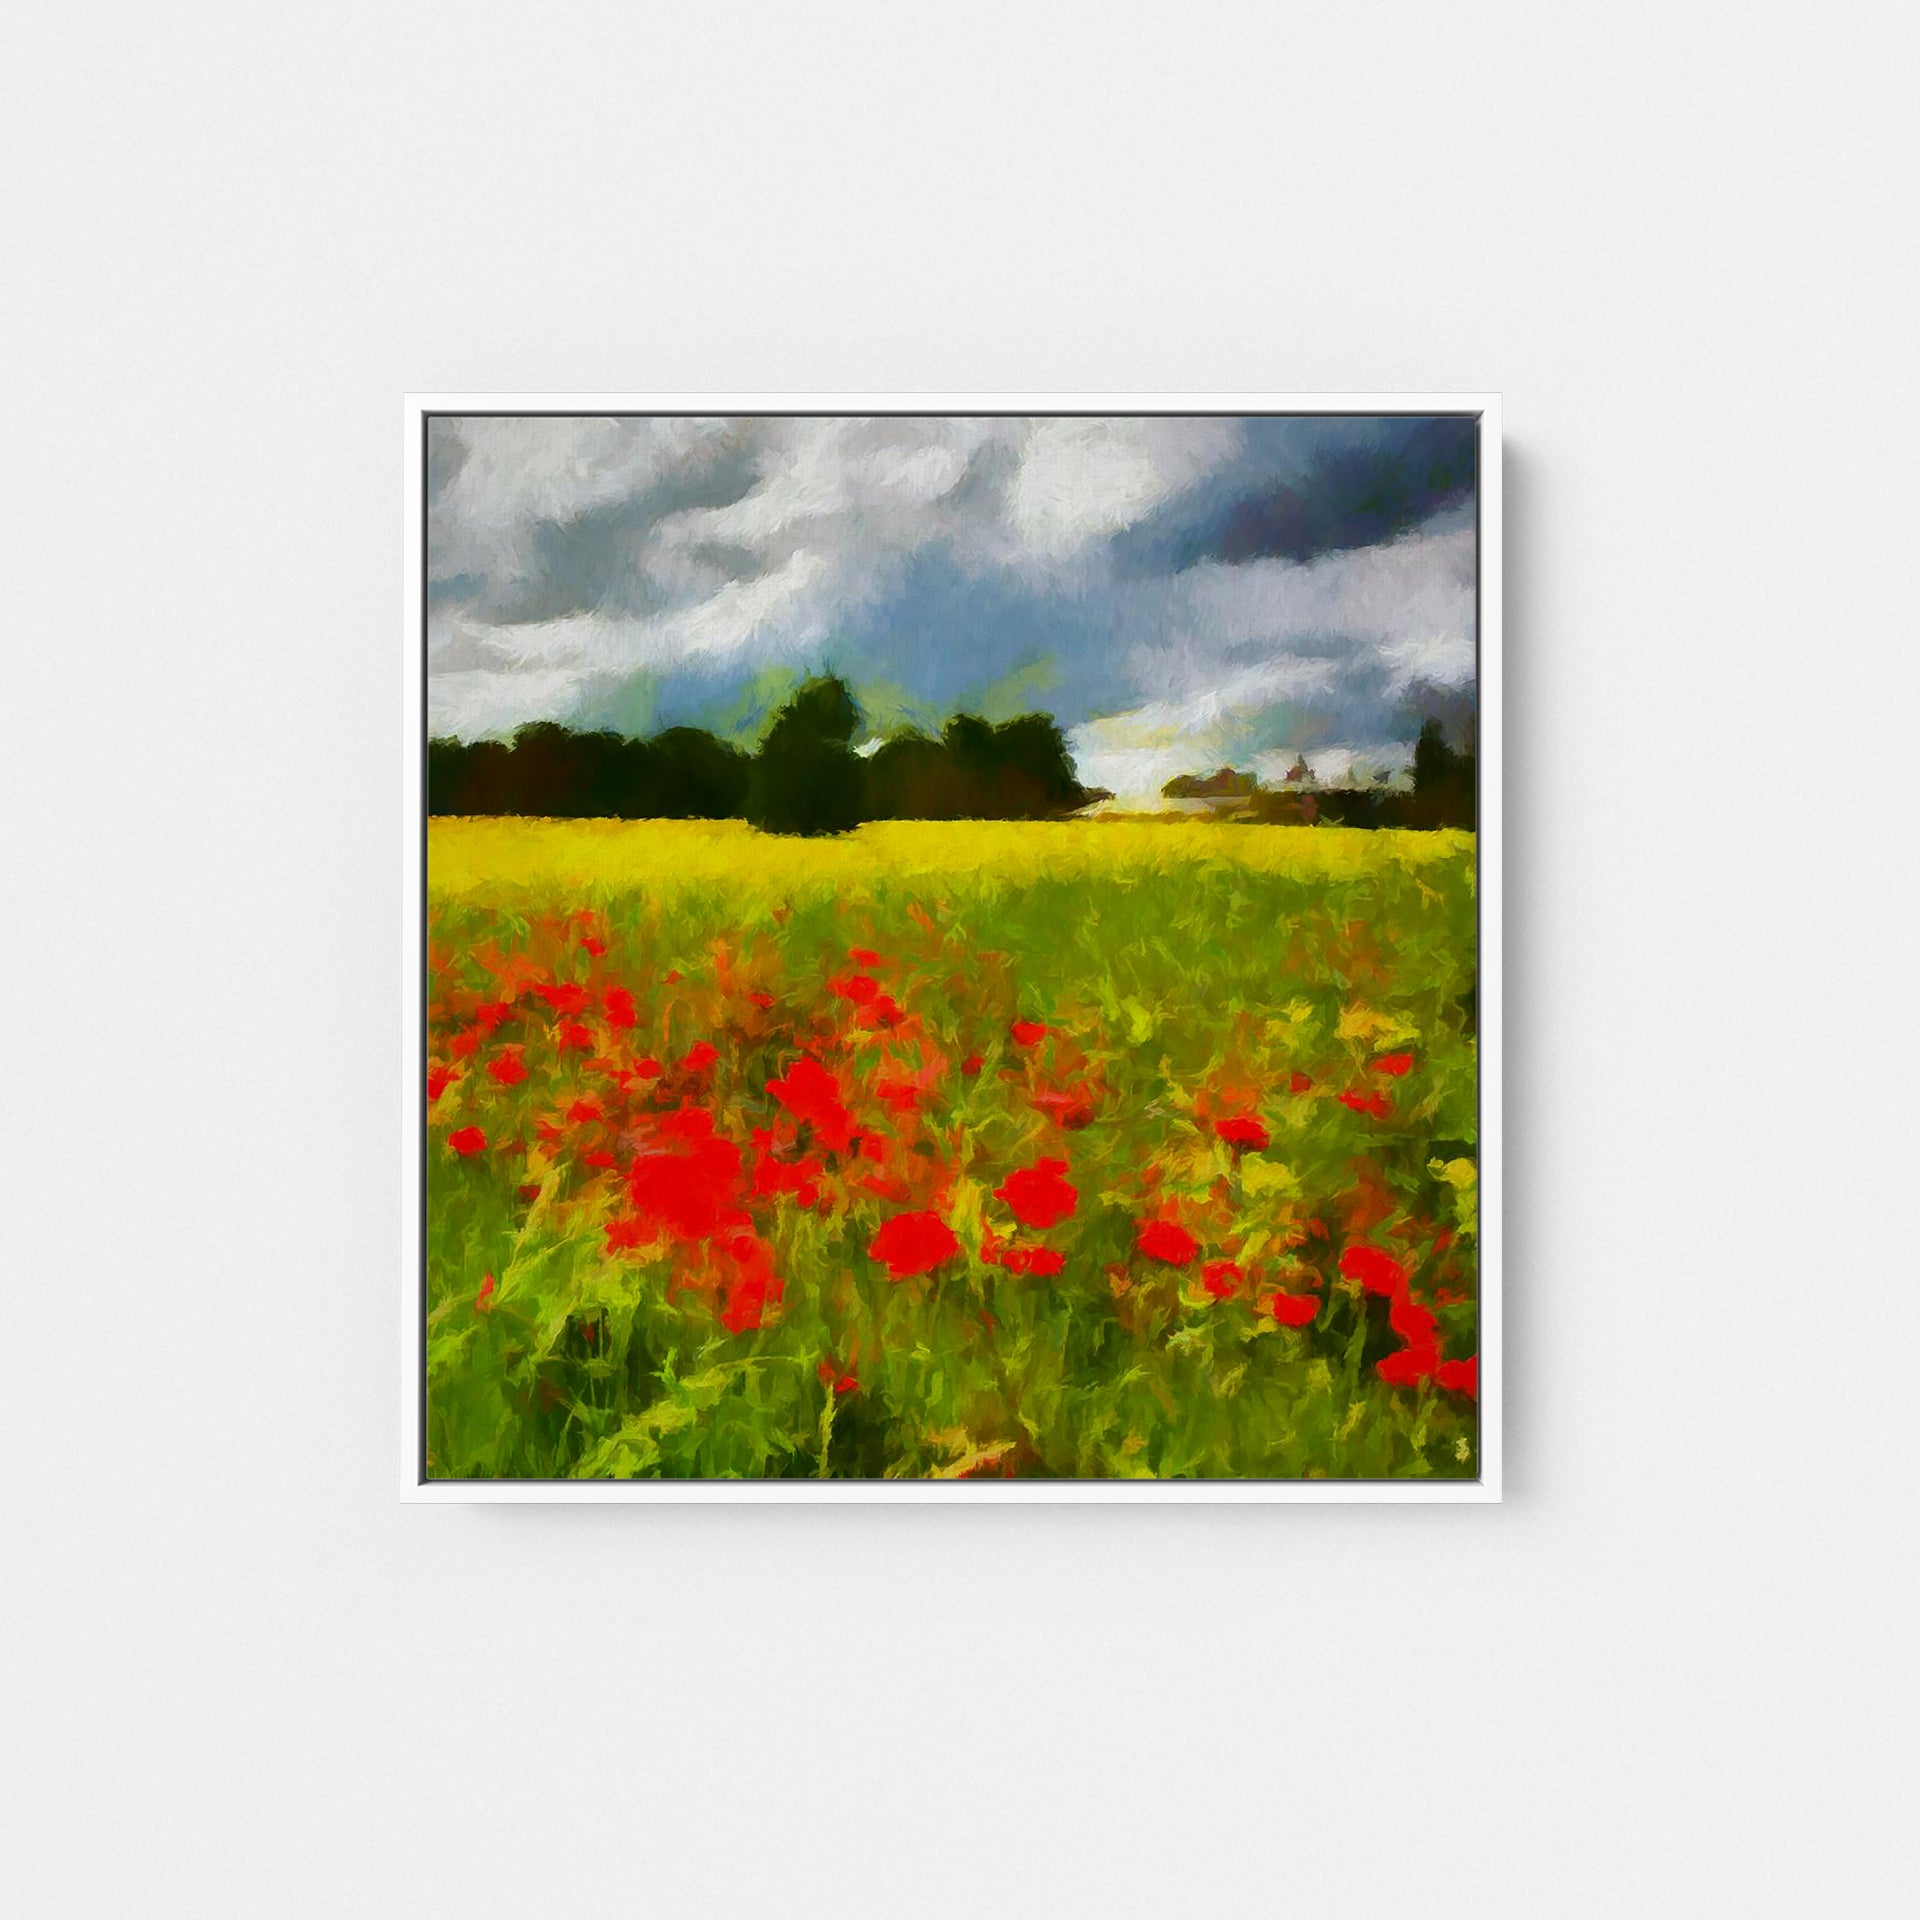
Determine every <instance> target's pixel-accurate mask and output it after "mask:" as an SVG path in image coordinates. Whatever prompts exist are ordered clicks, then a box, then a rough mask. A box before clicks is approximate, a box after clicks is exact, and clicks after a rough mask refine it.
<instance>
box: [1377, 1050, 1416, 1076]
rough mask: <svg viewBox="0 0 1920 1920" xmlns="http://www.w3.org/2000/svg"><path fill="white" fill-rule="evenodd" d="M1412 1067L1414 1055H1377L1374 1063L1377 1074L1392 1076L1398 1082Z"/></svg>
mask: <svg viewBox="0 0 1920 1920" xmlns="http://www.w3.org/2000/svg"><path fill="white" fill-rule="evenodd" d="M1412 1066H1413V1055H1412V1054H1410V1053H1383V1054H1379V1055H1377V1056H1376V1057H1375V1059H1374V1062H1373V1070H1374V1072H1375V1073H1385V1074H1390V1075H1392V1077H1393V1078H1394V1079H1396V1080H1397V1079H1399V1077H1400V1076H1401V1075H1402V1074H1403V1073H1406V1072H1408V1071H1410V1070H1411V1068H1412Z"/></svg>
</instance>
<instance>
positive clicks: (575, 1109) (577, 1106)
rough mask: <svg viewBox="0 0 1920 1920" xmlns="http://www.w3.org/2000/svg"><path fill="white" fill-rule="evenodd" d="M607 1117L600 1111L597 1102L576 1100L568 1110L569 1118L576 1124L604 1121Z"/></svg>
mask: <svg viewBox="0 0 1920 1920" xmlns="http://www.w3.org/2000/svg"><path fill="white" fill-rule="evenodd" d="M606 1117H607V1116H606V1115H605V1114H604V1113H602V1112H601V1111H600V1103H599V1102H598V1101H597V1100H576V1101H575V1102H574V1103H573V1105H572V1106H570V1107H569V1108H568V1109H567V1118H568V1119H569V1120H572V1121H575V1122H576V1123H577V1122H579V1121H582V1120H604V1119H605V1118H606Z"/></svg>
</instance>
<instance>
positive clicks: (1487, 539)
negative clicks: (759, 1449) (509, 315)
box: [397, 393, 1505, 1505]
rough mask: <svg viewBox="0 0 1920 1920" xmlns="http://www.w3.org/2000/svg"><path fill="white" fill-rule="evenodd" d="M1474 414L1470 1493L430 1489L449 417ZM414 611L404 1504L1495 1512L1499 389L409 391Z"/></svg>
mask: <svg viewBox="0 0 1920 1920" xmlns="http://www.w3.org/2000/svg"><path fill="white" fill-rule="evenodd" d="M476 413H509V414H518V413H525V414H529V415H531V414H586V415H601V414H642V415H645V414H693V415H733V414H738V415H777V414H798V413H811V414H843V413H844V414H889V413H892V414H912V415H923V416H924V415H939V414H969V415H982V414H1010V415H1058V414H1094V415H1123V416H1124V415H1145V414H1167V415H1206V414H1233V415H1256V414H1303V415H1304V414H1322V415H1384V414H1412V415H1436V414H1471V415H1472V416H1473V417H1474V418H1475V419H1476V421H1477V422H1478V429H1479V459H1478V471H1477V480H1478V484H1477V488H1476V503H1477V512H1478V557H1479V600H1478V609H1477V612H1478V643H1479V656H1478V689H1477V698H1478V715H1479V746H1478V766H1479V803H1478V816H1477V817H1478V842H1477V875H1478V891H1479V955H1478V968H1479V973H1478V978H1479V997H1478V1030H1479V1104H1480V1128H1479V1191H1480V1202H1479V1205H1480V1242H1479V1262H1480V1281H1479V1285H1480V1292H1479V1305H1480V1333H1479V1357H1480V1375H1479V1395H1478V1407H1479V1420H1480V1469H1481V1470H1480V1476H1479V1478H1478V1479H1475V1480H1470V1481H1460V1480H1418V1479H1405V1480H1023V1479H1012V1480H970V1479H963V1480H831V1479H829V1480H619V1481H601V1480H589V1481H573V1480H485V1481H480V1480H429V1479H427V1478H426V1476H425V1459H426V1450H425V1419H426V1380H425V1360H426V1352H425V1240H424V1232H425V1178H426V1167H427V1156H426V1151H425V1146H426V1111H425V1090H424V1059H425V1044H426V1033H425V1010H424V999H425V994H424V938H425V899H426V880H427V875H426V819H427V814H426V796H425V739H426V734H425V726H426V631H425V587H426V565H427V556H426V550H425V506H426V499H425V439H426V427H427V422H428V420H429V419H431V418H432V417H433V416H435V415H449V414H476ZM403 442H404V469H403V470H404V488H405V491H404V500H403V514H404V527H405V577H404V580H403V583H402V606H401V616H400V622H399V625H400V639H401V663H402V676H401V677H402V687H403V696H402V703H401V706H402V767H403V775H404V777H403V782H402V809H401V821H400V829H401V856H402V857H401V871H402V889H401V916H400V921H401V951H400V973H401V993H400V1014H401V1023H400V1024H401V1036H402V1044H401V1060H400V1070H399V1089H400V1136H399V1143H398V1144H399V1150H400V1192H401V1245H400V1250H399V1260H398V1267H399V1275H398V1278H399V1287H398V1310H399V1322H400V1324H399V1334H400V1338H399V1352H400V1379H399V1388H400V1393H399V1403H400V1406H399V1410H400V1419H399V1432H398V1435H397V1439H398V1470H399V1472H398V1477H399V1483H400V1484H399V1493H400V1497H401V1498H402V1499H403V1500H405V1501H408V1502H418V1503H426V1504H435V1505H440V1504H447V1503H454V1504H461V1503H491V1502H525V1501H538V1502H586V1503H596V1504H616V1505H619V1504H651V1503H659V1502H674V1501H701V1502H739V1501H747V1502H802V1503H805V1502H819V1501H849V1500H851V1501H879V1502H897V1501H912V1502H916V1503H928V1502H936V1503H942V1504H973V1503H977V1502H993V1503H1007V1502H1015V1503H1023V1502H1031V1501H1041V1502H1077V1503H1078V1502H1084V1503H1093V1504H1101V1503H1108V1502H1119V1503H1128V1502H1137V1501H1202V1502H1226V1503H1249V1502H1251V1503H1260V1504H1288V1503H1294V1502H1300V1503H1326V1502H1336V1503H1346V1502H1420V1503H1436V1502H1437V1503H1443V1504H1487V1503H1491V1502H1497V1501H1499V1500H1500V1498H1501V1484H1502V1407H1503V1400H1504V1384H1505V1382H1504V1370H1503V1361H1502V1341H1501V1333H1502V1291H1503V1283H1504V1274H1503V1270H1502V1259H1501V1254H1502V1233H1501V1206H1502V1199H1503V1190H1502V1180H1501V1172H1502V1158H1501V1098H1500V1095H1501V1065H1502V1053H1501V1008H1502V979H1501V950H1502V949H1501V906H1502V902H1501V885H1500V877H1501V845H1502V842H1501V745H1502V736H1501V645H1502V632H1501V460H1500V449H1501V439H1500V400H1499V396H1498V395H1495V394H1457V393H1456V394H1247V393H1237V394H1161V395H1140V394H630V393H629V394H605V393H601V394H498V393H494V394H459V393H431V394H409V395H407V396H406V400H405V405H404V413H403Z"/></svg>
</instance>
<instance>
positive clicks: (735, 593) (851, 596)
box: [429, 417, 1477, 790]
mask: <svg viewBox="0 0 1920 1920" xmlns="http://www.w3.org/2000/svg"><path fill="white" fill-rule="evenodd" d="M1247 431H1251V429H1250V428H1249V429H1248V430H1247ZM436 435H437V440H436V445H435V448H434V450H433V451H434V456H435V458H434V465H435V467H436V468H437V470H438V472H439V473H440V475H441V476H442V477H441V480H440V482H439V485H438V489H437V491H436V493H435V494H434V497H433V501H432V505H431V508H430V514H429V553H430V571H431V575H432V577H433V578H434V579H435V580H436V581H438V582H440V583H442V588H443V591H444V594H445V595H446V597H445V598H444V599H443V601H442V603H441V604H440V605H439V606H437V607H436V609H435V611H434V614H433V617H432V621H431V625H430V634H429V650H430V651H429V659H430V674H429V705H430V725H431V726H432V728H433V730H434V731H436V732H457V733H460V734H462V735H467V736H472V735H473V734H475V733H477V732H502V731H506V730H509V729H511V727H513V726H515V725H517V724H519V723H521V722H522V721H525V720H529V719H536V718H543V717H557V718H568V717H571V716H572V715H573V714H574V713H575V712H576V711H577V710H579V709H580V708H581V706H582V704H583V702H585V703H590V702H592V701H595V700H600V699H603V698H604V697H605V695H606V692H607V689H608V688H609V687H614V686H618V685H619V684H620V683H621V682H622V681H623V680H624V679H632V678H635V677H637V676H641V675H656V676H662V677H669V676H672V675H674V674H675V673H677V672H682V671H684V672H686V673H688V674H692V675H696V676H700V677H702V678H703V679H704V680H708V681H710V680H712V679H713V678H714V677H716V676H717V675H723V674H724V673H725V671H726V670H727V669H728V668H729V667H734V668H737V669H739V670H740V671H741V672H747V671H751V670H752V669H753V668H756V667H759V666H762V665H766V664H769V663H774V662H781V661H790V662H794V663H803V662H805V661H807V660H809V659H815V658H818V657H819V656H820V652H821V650H822V649H823V647H825V646H827V645H829V644H831V643H832V642H833V641H834V639H835V638H836V637H837V636H839V635H843V634H844V633H846V631H847V630H848V627H849V625H850V624H852V623H853V617H854V616H857V615H859V614H860V612H861V611H862V610H863V609H868V608H872V607H875V606H878V605H883V604H885V603H886V601H887V599H888V596H890V595H892V594H895V593H897V592H898V591H900V590H901V589H902V587H903V583H905V582H906V581H907V580H908V579H909V578H910V577H911V576H910V569H911V567H912V565H913V563H914V561H915V558H916V556H919V555H921V554H924V553H928V552H937V553H939V554H941V555H943V556H945V557H946V558H947V559H948V560H949V561H951V562H952V563H953V564H954V565H956V566H957V567H958V568H959V569H960V570H961V572H962V574H963V575H966V576H970V577H979V578H981V579H982V580H983V581H987V582H990V583H991V585H992V587H993V591H994V592H995V593H996V594H998V595H1002V596H1005V595H1007V594H1008V592H1009V589H1010V588H1011V591H1012V595H1013V597H1014V598H1015V599H1016V600H1017V599H1018V598H1019V597H1021V596H1033V597H1034V599H1033V601H1032V604H1035V605H1038V604H1039V603H1040V602H1043V601H1050V602H1052V603H1053V604H1055V605H1057V606H1061V607H1063V608H1071V609H1072V610H1073V612H1074V613H1075V615H1076V616H1078V619H1077V624H1076V623H1075V622H1073V621H1069V623H1068V625H1067V627H1066V628H1065V629H1063V631H1066V632H1069V633H1071V634H1076V635H1078V636H1079V637H1078V638H1077V639H1074V640H1073V641H1072V643H1071V646H1072V648H1077V651H1071V650H1070V651H1069V652H1067V653H1063V655H1062V664H1063V667H1064V670H1065V673H1066V675H1067V679H1068V683H1069V684H1076V683H1074V682H1073V678H1072V676H1073V675H1074V673H1075V672H1076V671H1077V672H1078V674H1079V678H1078V682H1077V687H1078V689H1079V691H1078V693H1077V694H1076V695H1072V696H1070V698H1077V699H1078V701H1079V704H1078V707H1077V711H1079V712H1080V713H1085V712H1086V711H1087V709H1088V706H1089V705H1090V704H1094V702H1093V701H1092V700H1090V699H1089V698H1088V697H1087V690H1088V689H1089V688H1090V687H1099V688H1101V689H1104V690H1105V692H1104V697H1105V698H1106V699H1110V700H1112V701H1114V702H1116V703H1118V702H1131V705H1130V708H1129V711H1128V712H1127V713H1126V714H1124V715H1122V716H1120V717H1119V718H1117V719H1115V720H1112V721H1096V722H1089V723H1087V724H1086V725H1085V726H1083V727H1081V728H1079V729H1077V730H1076V731H1075V733H1074V736H1073V737H1074V742H1075V746H1076V751H1077V752H1078V753H1079V755H1080V757H1081V763H1082V766H1083V768H1085V769H1086V770H1087V771H1088V775H1089V777H1090V778H1092V779H1093V780H1095V781H1096V782H1097V783H1098V784H1102V785H1117V784H1119V783H1118V781H1117V780H1116V779H1112V778H1107V777H1106V776H1105V775H1104V774H1102V773H1101V772H1100V771H1098V769H1099V768H1101V767H1106V768H1108V769H1109V770H1111V771H1114V772H1116V773H1117V772H1120V771H1121V770H1122V769H1123V768H1124V769H1127V770H1130V772H1129V777H1130V778H1131V777H1134V776H1140V777H1144V776H1145V775H1146V773H1148V772H1149V771H1152V772H1156V773H1157V771H1158V768H1159V767H1160V764H1161V762H1160V760H1159V759H1158V758H1154V756H1164V755H1166V754H1168V753H1173V752H1176V751H1177V752H1178V754H1179V755H1180V756H1181V757H1180V763H1179V764H1178V765H1172V766H1171V767H1170V771H1169V772H1168V773H1160V774H1158V778H1160V779H1164V778H1166V777H1170V774H1171V772H1183V771H1200V770H1203V768H1202V765H1201V763H1202V762H1204V763H1205V765H1207V766H1211V765H1214V764H1218V763H1219V762H1220V761H1222V760H1235V761H1237V763H1238V764H1242V765H1245V764H1247V763H1248V759H1249V757H1250V756H1254V755H1258V754H1266V753H1278V752H1282V751H1293V750H1296V749H1297V748H1299V747H1305V746H1311V747H1312V748H1313V749H1314V751H1316V752H1325V751H1330V750H1331V749H1332V748H1334V747H1336V746H1344V747H1347V748H1350V749H1353V750H1361V749H1379V748H1384V747H1386V746H1388V745H1389V744H1390V743H1389V740H1388V724H1389V723H1388V719H1387V714H1388V710H1389V709H1390V708H1393V707H1396V706H1398V707H1400V708H1401V709H1402V711H1401V713H1400V714H1399V716H1398V718H1397V719H1396V720H1395V721H1394V724H1399V723H1400V720H1403V718H1404V712H1403V708H1404V696H1405V695H1406V693H1407V692H1408V690H1409V689H1413V688H1417V687H1418V686H1420V685H1422V684H1426V685H1432V686H1441V687H1451V688H1458V687H1464V686H1467V685H1470V683H1471V680H1472V676H1473V670H1474V607H1475V599H1476V589H1477V583H1476V579H1475V555H1474V529H1473V526H1472V524H1471V520H1470V518H1462V517H1459V516H1455V517H1453V518H1451V519H1443V520H1439V521H1434V522H1431V523H1429V524H1428V525H1427V526H1426V527H1425V528H1423V529H1421V530H1420V531H1418V532H1416V533H1413V534H1410V535H1407V536H1405V537H1403V538H1401V539H1399V540H1396V541H1393V542H1391V543H1388V544H1384V545H1380V546H1376V547H1370V548H1364V549H1359V550H1355V551H1351V552H1343V553H1333V554H1328V555H1324V556H1322V557H1320V558H1317V559H1314V560H1311V561H1308V562H1306V563H1305V564H1296V563H1293V562H1289V561H1286V560H1280V559H1262V560H1254V561H1250V562H1247V563H1244V564H1240V565H1227V564H1224V563H1220V562H1202V563H1201V564H1198V565H1194V566H1192V567H1189V568H1187V569H1185V570H1184V571H1180V572H1176V573H1172V574H1153V573H1148V574H1131V573H1123V572H1121V571H1119V570H1118V569H1117V568H1116V565H1115V562H1114V556H1113V549H1112V545H1111V537H1112V536H1113V535H1114V534H1116V533H1117V532H1119V531H1121V530H1123V529H1124V528H1126V527H1128V526H1131V525H1135V524H1137V523H1138V522H1139V521H1140V520H1141V519H1142V518H1144V517H1145V516H1147V515H1150V514H1152V513H1154V512H1156V511H1157V510H1159V509H1160V508H1162V507H1164V506H1166V505H1167V504H1168V503H1169V502H1170V501H1175V500H1177V499H1179V498H1180V497H1181V496H1182V495H1183V494H1185V493H1187V492H1188V491H1190V490H1191V489H1193V488H1194V487H1196V486H1197V485H1199V484H1200V483H1202V482H1204V481H1206V480H1208V479H1209V478H1211V477H1213V476H1216V475H1219V474H1221V473H1222V470H1223V469H1224V468H1226V467H1228V466H1229V464H1230V463H1232V462H1233V461H1234V460H1236V459H1237V458H1238V457H1239V456H1240V454H1241V453H1242V451H1243V450H1244V442H1245V438H1246V435H1245V433H1244V432H1243V428H1242V425H1241V423H1238V422H1235V421H1231V420H1207V419H1173V418H1145V419H1079V418H1070V417H1069V418H1044V419H1031V420H1021V419H1002V418H872V419H846V418H824V419H780V418H749V419H733V420H721V419H687V420H670V419H661V420H651V419H634V420H613V419H598V420H595V419H552V420H548V419H505V420H484V419H482V420H465V421H448V422H442V423H439V424H438V425H437V427H436ZM1089 613H1091V615H1092V616H1093V617H1092V618H1091V619H1088V618H1086V617H1084V616H1086V615H1088V614H1089ZM1049 617H1051V616H1049ZM1042 625H1043V629H1044V622H1043V623H1042ZM935 630H936V631H937V629H935ZM1064 644H1065V643H1063V645H1064ZM949 664H950V663H949ZM1002 664H1004V663H1002ZM902 677H907V674H906V673H905V672H903V676H902ZM1123 757H1124V758H1123ZM1123 790H1130V789H1123Z"/></svg>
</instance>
